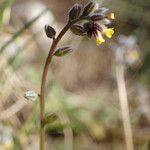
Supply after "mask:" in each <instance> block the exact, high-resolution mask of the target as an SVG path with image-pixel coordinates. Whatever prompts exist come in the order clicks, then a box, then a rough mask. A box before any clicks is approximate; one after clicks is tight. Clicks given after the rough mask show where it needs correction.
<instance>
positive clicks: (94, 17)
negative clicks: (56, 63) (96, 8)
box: [90, 13, 106, 21]
mask: <svg viewBox="0 0 150 150" xmlns="http://www.w3.org/2000/svg"><path fill="white" fill-rule="evenodd" d="M104 18H106V16H105V15H102V14H98V13H97V14H93V15H91V16H90V19H91V20H92V21H100V20H102V19H104Z"/></svg>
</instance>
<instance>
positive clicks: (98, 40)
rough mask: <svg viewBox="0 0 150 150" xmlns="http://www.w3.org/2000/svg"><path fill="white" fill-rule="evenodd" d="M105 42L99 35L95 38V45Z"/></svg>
mask: <svg viewBox="0 0 150 150" xmlns="http://www.w3.org/2000/svg"><path fill="white" fill-rule="evenodd" d="M103 42H105V39H104V38H103V37H102V36H101V37H98V38H97V39H96V45H100V44H102V43H103Z"/></svg>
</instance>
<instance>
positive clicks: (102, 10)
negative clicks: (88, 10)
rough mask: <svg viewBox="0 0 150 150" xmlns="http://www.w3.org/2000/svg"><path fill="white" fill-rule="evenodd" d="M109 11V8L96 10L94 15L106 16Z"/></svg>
mask: <svg viewBox="0 0 150 150" xmlns="http://www.w3.org/2000/svg"><path fill="white" fill-rule="evenodd" d="M108 11H109V9H108V8H105V7H102V8H99V9H97V10H95V11H94V13H100V14H106V13H108Z"/></svg>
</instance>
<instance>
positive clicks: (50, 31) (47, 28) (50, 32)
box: [45, 25, 56, 38]
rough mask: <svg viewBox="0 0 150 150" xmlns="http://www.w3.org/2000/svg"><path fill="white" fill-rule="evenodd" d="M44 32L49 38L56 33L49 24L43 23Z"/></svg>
mask: <svg viewBox="0 0 150 150" xmlns="http://www.w3.org/2000/svg"><path fill="white" fill-rule="evenodd" d="M45 33H46V35H47V37H49V38H54V37H55V35H56V31H55V29H54V28H52V27H51V26H49V25H45Z"/></svg>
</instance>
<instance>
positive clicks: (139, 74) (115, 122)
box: [0, 0, 150, 150]
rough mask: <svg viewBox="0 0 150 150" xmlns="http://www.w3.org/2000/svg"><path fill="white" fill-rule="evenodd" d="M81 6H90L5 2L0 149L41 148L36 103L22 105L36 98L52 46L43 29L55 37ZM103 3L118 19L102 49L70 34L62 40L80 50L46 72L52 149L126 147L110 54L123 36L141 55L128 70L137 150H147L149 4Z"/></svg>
mask: <svg viewBox="0 0 150 150" xmlns="http://www.w3.org/2000/svg"><path fill="white" fill-rule="evenodd" d="M76 2H79V3H84V2H86V0H82V1H81V0H1V1H0V150H33V149H38V131H39V101H38V100H36V101H30V100H27V99H25V98H24V93H25V92H26V91H28V90H34V91H36V92H37V93H38V92H39V87H40V80H41V74H42V69H43V65H44V62H45V59H46V56H47V54H48V50H49V47H50V44H51V41H50V40H49V39H47V38H46V35H45V33H44V26H45V24H49V25H51V26H53V27H55V29H56V31H57V33H58V32H59V31H60V30H61V29H62V27H63V26H64V24H65V23H66V22H67V18H68V14H67V13H68V11H69V8H70V7H71V6H72V5H73V4H74V3H76ZM98 2H99V3H100V5H101V6H102V7H107V8H109V9H110V11H111V12H114V13H115V18H116V19H115V20H114V21H113V26H114V28H115V34H114V36H113V38H112V39H107V40H106V42H105V43H104V44H102V45H100V46H96V45H95V41H94V40H89V39H87V38H82V37H78V36H75V35H73V34H72V33H71V32H70V31H68V32H67V35H66V36H65V37H64V38H63V39H62V40H61V43H60V45H73V47H74V48H75V50H74V51H73V52H72V53H71V54H69V55H66V56H64V57H61V58H57V57H54V58H53V60H52V64H51V67H50V69H49V75H48V82H47V91H46V95H47V96H46V113H48V114H49V113H54V114H56V115H57V116H58V119H57V120H56V121H54V122H53V123H52V124H50V125H48V126H47V127H46V146H47V149H49V150H50V149H51V150H63V149H64V150H123V149H125V143H124V133H123V125H122V120H121V110H120V104H119V97H118V91H117V85H116V76H115V57H114V50H113V48H112V46H113V45H116V46H118V47H119V43H118V37H119V36H120V35H123V36H126V38H128V37H130V36H134V37H135V39H136V42H137V43H136V46H137V47H138V49H139V53H140V57H139V58H138V59H139V61H138V62H139V63H137V64H136V63H135V64H132V65H131V64H130V65H129V64H128V65H126V71H125V76H126V86H127V92H128V100H129V108H130V115H131V124H132V129H133V140H134V145H135V150H149V149H150V95H149V90H150V44H149V43H150V19H149V16H150V1H149V0H130V1H129V0H106V1H102V0H99V1H98Z"/></svg>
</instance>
